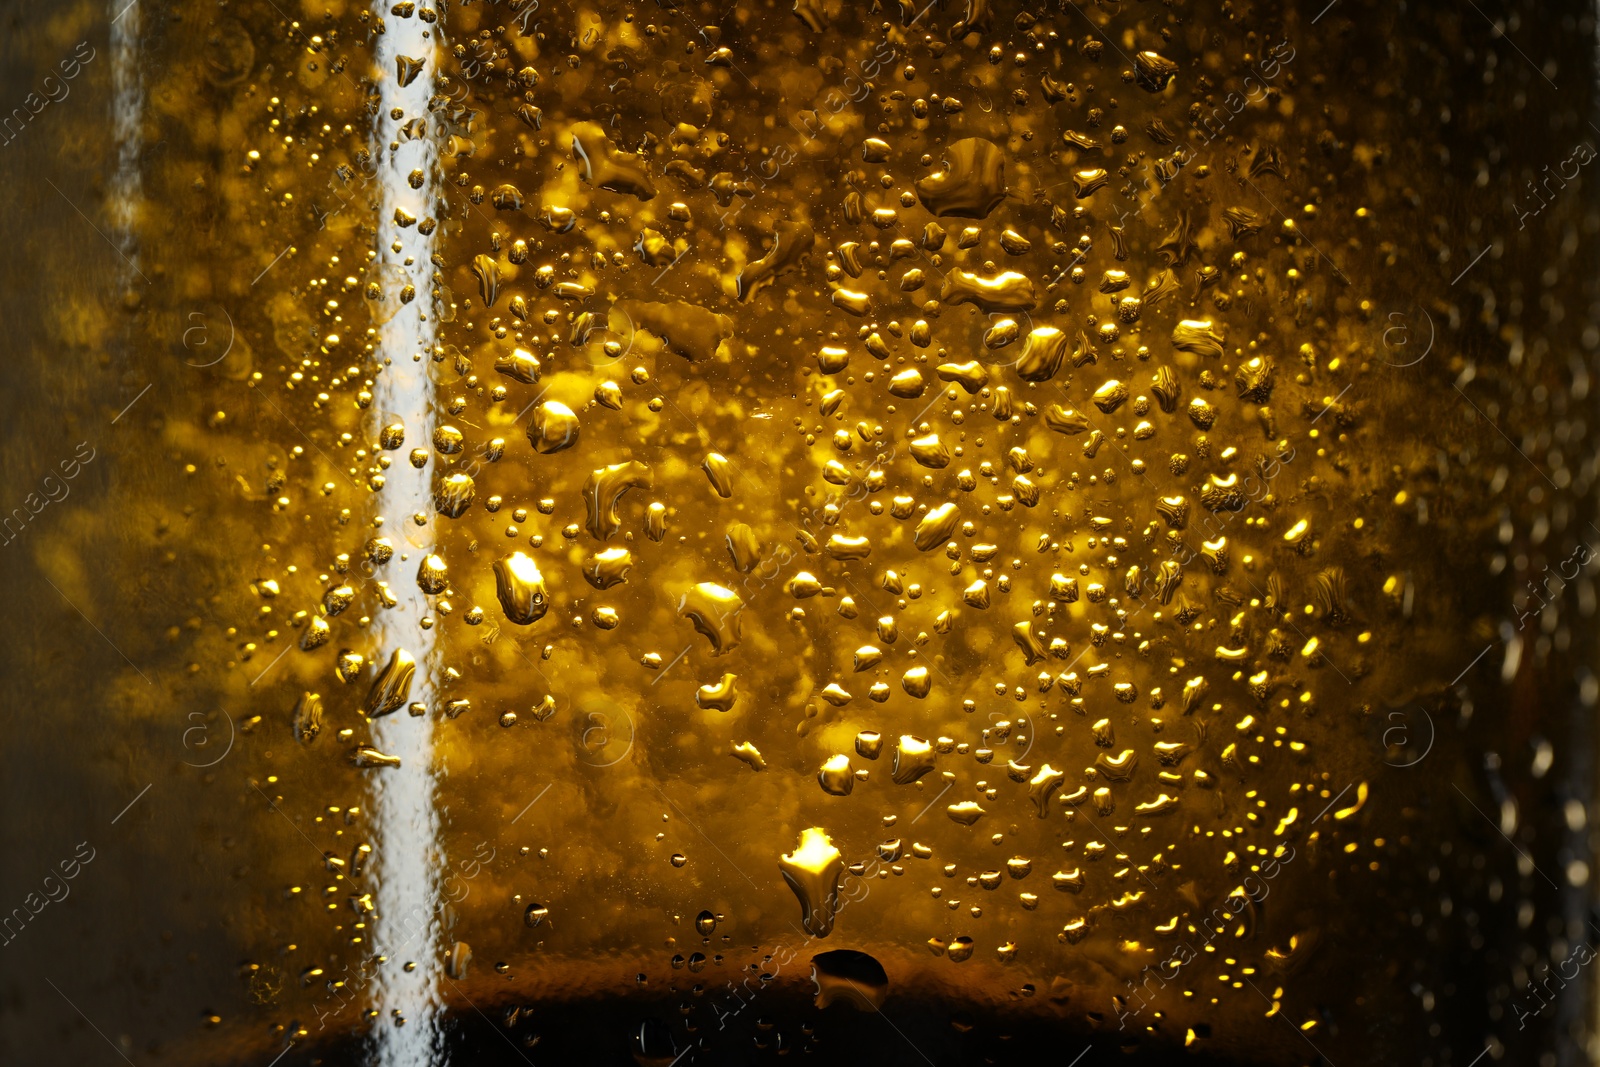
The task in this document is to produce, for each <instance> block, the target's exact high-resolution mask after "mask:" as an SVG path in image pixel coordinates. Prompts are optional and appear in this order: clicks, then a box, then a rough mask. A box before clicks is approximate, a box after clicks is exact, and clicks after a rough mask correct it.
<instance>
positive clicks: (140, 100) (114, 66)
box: [108, 0, 144, 272]
mask: <svg viewBox="0 0 1600 1067" xmlns="http://www.w3.org/2000/svg"><path fill="white" fill-rule="evenodd" d="M110 6H111V14H112V16H113V17H112V20H111V129H112V135H113V136H114V137H115V138H116V143H117V169H116V173H115V174H113V175H112V178H111V196H110V197H109V198H108V200H109V207H110V212H111V233H112V237H113V240H114V241H115V242H116V245H117V248H118V250H119V251H121V252H122V254H123V255H124V256H125V257H127V259H128V262H129V265H130V266H132V267H133V269H134V271H135V272H137V271H138V269H139V254H138V245H137V242H136V241H135V240H134V233H133V229H134V222H135V220H136V217H137V214H138V203H139V197H140V196H141V195H143V192H144V181H143V179H142V177H141V176H140V173H139V156H140V154H141V153H142V152H143V150H144V131H143V130H142V129H140V126H139V122H140V117H141V116H142V115H143V113H144V81H143V79H142V78H141V77H140V71H139V0H111V5H110Z"/></svg>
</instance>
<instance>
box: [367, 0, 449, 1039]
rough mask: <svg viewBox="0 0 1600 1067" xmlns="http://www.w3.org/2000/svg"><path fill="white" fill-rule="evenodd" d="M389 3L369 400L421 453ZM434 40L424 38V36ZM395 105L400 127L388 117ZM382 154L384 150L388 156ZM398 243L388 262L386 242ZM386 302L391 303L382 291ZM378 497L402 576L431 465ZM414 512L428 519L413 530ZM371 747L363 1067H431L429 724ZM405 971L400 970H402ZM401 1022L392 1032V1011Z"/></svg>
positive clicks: (433, 882)
mask: <svg viewBox="0 0 1600 1067" xmlns="http://www.w3.org/2000/svg"><path fill="white" fill-rule="evenodd" d="M392 6H393V5H392V2H391V0H376V2H375V3H374V5H373V12H374V14H376V15H377V16H378V17H379V18H382V19H383V20H384V22H385V24H386V26H387V28H388V29H387V32H386V33H384V34H383V35H382V36H380V37H379V38H378V41H377V57H376V61H377V81H378V85H379V88H380V90H381V93H382V106H381V107H380V108H379V111H378V116H377V122H376V126H375V129H374V134H373V139H374V143H373V160H374V168H375V171H376V178H377V181H378V182H379V183H380V185H381V189H382V194H383V207H382V209H381V213H380V215H379V217H378V219H377V220H376V221H377V224H378V233H379V235H380V236H379V242H378V265H379V267H380V269H381V273H382V276H383V284H384V286H385V288H386V290H387V289H392V288H397V287H398V286H399V285H400V284H409V285H412V286H415V287H416V292H417V294H418V298H417V299H416V300H414V301H412V302H411V303H410V304H405V305H402V306H401V308H400V311H399V312H398V313H397V314H395V315H394V317H393V318H391V319H390V320H389V321H388V322H387V323H385V324H384V325H383V327H382V338H381V347H380V355H381V359H382V362H383V363H384V367H383V369H382V371H381V373H379V374H378V375H377V377H376V380H375V384H374V389H373V393H374V399H375V401H376V403H375V404H374V408H375V409H376V412H377V415H378V418H379V419H381V420H382V422H383V423H387V422H390V421H392V420H395V419H399V420H400V421H402V422H404V424H405V428H406V443H407V444H408V445H412V444H416V445H420V446H422V447H424V448H426V447H428V442H429V440H430V439H431V437H432V436H433V388H432V385H431V383H430V382H429V378H428V367H429V366H430V363H431V359H430V355H429V352H430V350H431V348H432V347H433V343H434V338H435V322H434V318H433V302H432V300H431V299H429V298H428V294H429V293H431V292H432V291H433V281H432V273H433V264H432V262H431V261H430V257H431V256H432V254H433V244H432V242H431V241H430V240H429V238H428V237H427V236H424V235H423V234H421V233H419V232H418V228H417V227H415V226H412V227H408V228H405V229H400V228H399V227H397V226H396V225H395V224H394V221H393V220H394V214H395V209H396V208H402V209H404V210H405V211H407V212H409V213H410V214H411V215H412V216H413V217H414V218H417V219H424V218H427V217H428V216H429V215H431V214H432V210H431V209H432V203H433V181H434V170H435V167H436V165H437V153H436V151H435V148H434V145H433V143H432V141H431V140H430V139H429V137H428V136H427V134H426V132H425V133H424V136H423V137H422V139H420V140H411V141H407V140H404V139H403V135H402V134H401V132H400V129H401V127H402V126H403V125H405V124H406V123H409V122H411V121H412V120H413V119H417V118H421V119H423V120H424V123H426V122H427V120H428V117H429V116H428V98H429V96H430V95H431V94H432V92H433V68H434V51H435V47H436V44H437V41H436V40H435V39H434V37H432V36H430V35H429V33H430V27H429V25H428V24H427V23H424V22H423V21H422V20H421V19H417V18H396V17H394V16H393V15H392V14H391V12H390V11H389V8H390V7H392ZM435 32H436V31H435ZM402 55H403V56H408V57H411V58H412V59H421V60H425V61H426V63H425V68H424V70H423V71H422V73H420V74H418V75H417V77H416V78H415V80H413V81H412V82H411V84H410V85H407V86H401V85H400V83H399V80H398V77H397V69H396V63H395V60H396V57H397V56H402ZM395 108H399V109H401V112H402V116H403V117H402V118H401V119H400V120H399V121H396V120H395V119H392V118H390V113H391V112H392V111H393V110H394V109H395ZM391 146H395V147H393V148H392V149H391ZM414 170H420V171H421V172H422V173H423V174H425V175H426V176H427V179H426V180H425V181H424V182H423V184H422V188H421V189H413V188H411V185H410V183H409V181H408V180H407V179H408V176H409V175H410V174H411V173H412V171H414ZM397 238H398V240H399V241H400V251H398V252H396V251H394V248H393V246H394V242H395V240H396V239H397ZM385 295H386V298H387V299H388V300H395V299H397V297H398V294H397V293H394V292H386V294H385ZM388 475H389V481H388V484H387V485H386V486H385V488H384V490H383V493H382V495H381V496H380V497H379V498H378V499H379V500H380V501H381V507H382V512H383V515H384V518H385V524H384V531H385V533H387V534H388V535H389V536H390V537H391V538H393V539H395V541H396V542H397V545H396V547H397V548H398V549H399V551H400V552H402V553H404V554H405V556H406V557H408V560H407V562H405V563H401V562H400V561H399V560H396V564H397V565H398V566H397V573H399V568H400V567H407V566H409V567H410V568H412V569H415V568H416V566H417V560H418V556H419V554H425V553H427V552H429V551H431V550H432V548H433V543H432V542H433V536H434V530H433V522H432V514H433V506H432V500H431V491H430V490H431V486H432V481H433V463H432V461H431V459H430V461H429V463H428V464H427V466H425V467H423V469H422V470H420V471H415V470H412V469H410V465H409V464H396V465H395V466H394V467H393V468H391V469H390V471H389V472H388ZM413 515H425V516H428V521H427V522H426V524H425V525H422V526H418V525H417V524H416V523H415V522H414V521H413V520H412V516H413ZM391 588H392V590H393V592H394V594H395V595H396V597H397V598H398V599H399V604H398V605H397V606H395V607H393V608H390V609H388V610H386V611H385V612H384V613H383V616H382V624H381V629H380V631H379V639H380V641H381V642H382V644H381V650H380V657H381V658H380V659H379V662H380V663H381V662H385V661H386V660H387V659H388V656H389V653H390V652H391V651H392V650H394V649H396V648H404V649H405V650H407V651H408V652H410V653H411V654H412V656H414V657H415V658H416V661H417V672H416V677H415V680H414V682H413V685H412V691H411V699H412V701H415V702H420V703H422V704H423V705H424V706H426V707H428V708H429V710H430V712H431V711H432V705H433V697H434V687H433V678H432V668H433V663H432V653H433V632H432V631H431V630H425V629H423V628H422V626H421V620H422V618H423V617H424V616H425V615H427V614H428V610H429V605H428V602H427V599H426V597H424V596H423V595H422V593H421V591H420V590H419V589H418V588H417V586H416V583H414V582H410V581H405V580H399V581H395V582H394V583H393V584H392V586H391ZM372 734H373V744H375V745H376V746H377V747H378V748H379V749H381V750H382V751H384V752H388V753H391V754H393V755H397V756H399V757H400V758H401V761H402V762H401V766H400V767H398V768H384V769H378V770H375V771H374V772H373V775H372V780H373V783H374V784H373V796H372V813H371V814H372V824H373V828H374V835H375V837H376V842H375V850H376V859H377V863H376V869H375V871H374V874H375V875H376V879H377V890H376V904H377V916H376V924H375V927H374V931H373V947H374V949H375V951H377V952H380V953H384V954H386V955H388V956H389V959H388V961H387V962H385V963H384V964H383V965H382V966H380V967H379V968H378V978H377V981H376V983H375V986H376V988H375V990H374V992H373V1007H374V1008H376V1009H377V1011H378V1017H377V1019H376V1020H374V1027H375V1028H374V1033H373V1035H372V1039H373V1047H374V1053H375V1055H374V1058H373V1062H374V1063H376V1064H378V1065H380V1067H436V1065H438V1064H442V1063H443V1062H444V1052H443V1034H442V1032H441V1030H440V1018H439V1016H440V1013H441V1010H442V1004H441V1000H440V995H439V988H438V984H437V981H436V975H435V969H436V968H437V967H438V965H439V962H440V954H439V931H438V926H437V920H436V918H435V912H436V905H437V902H438V896H439V892H438V889H439V887H438V881H437V879H438V875H437V870H438V862H437V861H438V848H439V846H438V837H439V819H438V815H437V813H436V812H435V810H434V797H433V793H434V777H433V724H432V722H431V719H430V717H429V716H428V715H423V716H421V717H418V718H413V717H412V716H411V715H409V714H408V713H407V712H406V711H405V710H402V711H398V712H395V713H394V714H392V715H388V716H385V717H384V718H381V719H378V720H377V721H375V722H374V723H373V729H372ZM408 960H415V961H416V962H417V968H416V969H415V970H414V971H412V972H410V973H407V972H406V971H405V970H403V965H404V963H405V962H406V961H408ZM396 1012H398V1013H399V1014H400V1016H402V1017H404V1019H405V1025H404V1026H396V1021H397V1020H396V1018H395V1013H396Z"/></svg>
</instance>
